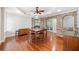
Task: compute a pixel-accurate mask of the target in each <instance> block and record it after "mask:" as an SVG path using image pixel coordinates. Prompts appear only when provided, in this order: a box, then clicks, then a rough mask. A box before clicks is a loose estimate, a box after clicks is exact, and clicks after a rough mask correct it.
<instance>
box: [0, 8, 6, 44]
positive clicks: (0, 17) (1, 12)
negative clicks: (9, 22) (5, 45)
mask: <svg viewBox="0 0 79 59" xmlns="http://www.w3.org/2000/svg"><path fill="white" fill-rule="evenodd" d="M4 20H5V8H4V7H1V8H0V44H1V43H2V42H4V41H5V37H4Z"/></svg>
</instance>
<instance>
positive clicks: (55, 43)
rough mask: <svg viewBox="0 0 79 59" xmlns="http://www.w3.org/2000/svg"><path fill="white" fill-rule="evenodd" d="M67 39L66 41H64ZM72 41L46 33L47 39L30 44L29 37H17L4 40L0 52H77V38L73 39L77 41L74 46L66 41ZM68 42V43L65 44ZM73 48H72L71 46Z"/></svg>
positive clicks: (65, 37) (66, 37)
mask: <svg viewBox="0 0 79 59" xmlns="http://www.w3.org/2000/svg"><path fill="white" fill-rule="evenodd" d="M66 39H67V40H66ZM70 39H71V40H72V39H73V38H72V37H70V36H69V37H68V36H64V37H59V36H56V35H55V34H53V33H52V32H48V35H47V38H45V39H44V41H43V42H42V41H41V42H39V41H38V42H37V43H32V42H31V38H30V37H29V35H24V36H19V37H16V38H15V37H9V38H6V42H4V43H3V44H2V45H0V50H2V51H64V50H79V49H77V48H78V44H77V43H79V40H78V39H79V38H74V39H75V40H78V41H77V42H75V43H76V45H75V46H74V44H75V43H74V42H73V43H74V44H73V43H70V44H69V41H68V40H70ZM67 41H68V42H67ZM71 45H72V46H73V48H72V46H71Z"/></svg>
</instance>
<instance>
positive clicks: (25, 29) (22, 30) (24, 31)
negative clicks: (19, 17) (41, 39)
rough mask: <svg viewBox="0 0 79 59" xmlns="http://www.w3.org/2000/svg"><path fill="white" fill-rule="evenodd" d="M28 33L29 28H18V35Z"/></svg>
mask: <svg viewBox="0 0 79 59" xmlns="http://www.w3.org/2000/svg"><path fill="white" fill-rule="evenodd" d="M28 34H29V29H28V28H24V29H19V30H18V35H28Z"/></svg>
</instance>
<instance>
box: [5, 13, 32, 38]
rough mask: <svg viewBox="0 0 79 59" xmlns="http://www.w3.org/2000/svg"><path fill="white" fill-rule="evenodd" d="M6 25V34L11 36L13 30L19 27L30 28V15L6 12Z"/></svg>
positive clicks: (13, 32)
mask: <svg viewBox="0 0 79 59" xmlns="http://www.w3.org/2000/svg"><path fill="white" fill-rule="evenodd" d="M6 20H7V24H5V26H7V29H6V36H7V37H8V36H13V35H14V34H15V31H16V30H18V29H20V28H28V27H29V28H30V27H31V17H29V16H23V15H19V14H11V13H7V15H6Z"/></svg>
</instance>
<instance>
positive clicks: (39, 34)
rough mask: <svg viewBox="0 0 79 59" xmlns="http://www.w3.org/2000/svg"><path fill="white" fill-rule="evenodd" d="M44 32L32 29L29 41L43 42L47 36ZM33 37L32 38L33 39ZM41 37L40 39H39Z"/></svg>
mask: <svg viewBox="0 0 79 59" xmlns="http://www.w3.org/2000/svg"><path fill="white" fill-rule="evenodd" d="M44 31H46V30H45V29H40V28H32V29H30V33H32V34H30V35H31V41H33V42H34V43H35V42H36V43H39V42H41V41H40V40H42V41H43V40H44V38H45V35H47V31H46V33H44ZM33 37H34V38H33ZM40 37H42V38H40Z"/></svg>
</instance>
